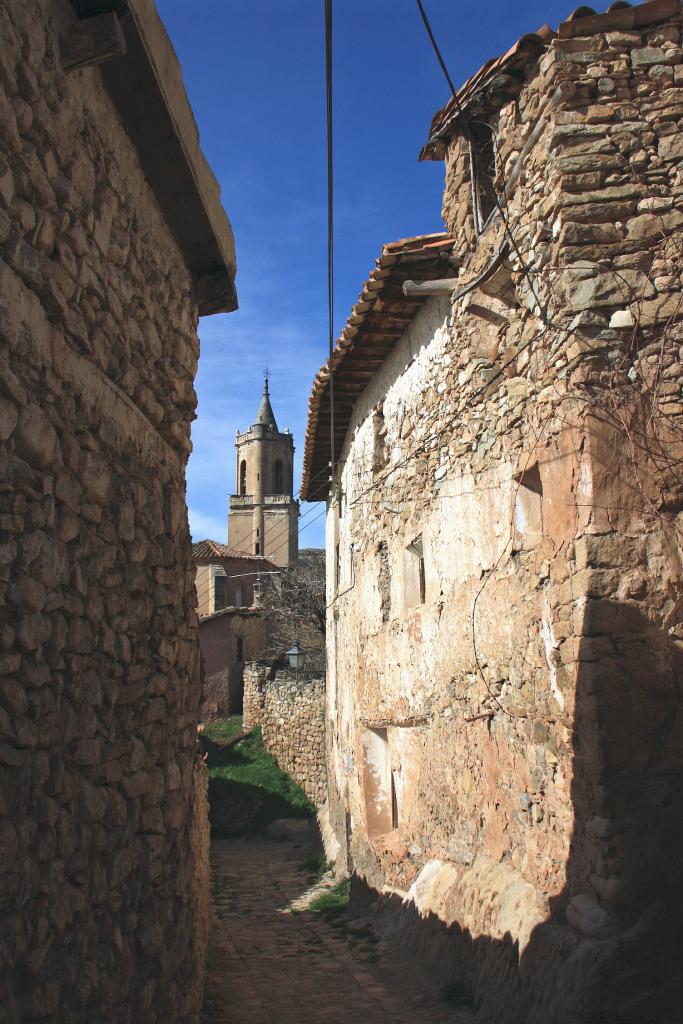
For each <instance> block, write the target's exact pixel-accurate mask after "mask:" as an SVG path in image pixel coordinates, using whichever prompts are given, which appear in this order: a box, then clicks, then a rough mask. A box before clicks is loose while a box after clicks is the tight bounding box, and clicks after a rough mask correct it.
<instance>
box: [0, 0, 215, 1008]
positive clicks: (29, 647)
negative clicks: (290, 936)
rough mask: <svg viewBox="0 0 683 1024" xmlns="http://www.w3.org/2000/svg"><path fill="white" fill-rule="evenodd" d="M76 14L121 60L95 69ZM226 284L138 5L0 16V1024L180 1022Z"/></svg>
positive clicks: (186, 118)
mask: <svg viewBox="0 0 683 1024" xmlns="http://www.w3.org/2000/svg"><path fill="white" fill-rule="evenodd" d="M76 6H78V10H79V12H80V14H81V15H83V17H82V19H79V18H78V17H77V16H76V14H75V13H74V7H76ZM114 9H115V10H116V11H117V12H118V15H119V16H120V21H117V20H116V19H115V17H114V14H113V13H111V12H112V11H113V10H114ZM95 11H96V12H97V13H98V14H99V13H100V12H102V11H104V12H105V13H104V17H105V19H108V20H107V21H106V25H105V29H106V32H109V33H110V35H111V38H112V40H113V43H112V46H113V48H114V51H115V52H118V53H121V51H122V50H123V49H124V48H125V49H126V50H127V54H126V55H125V56H124V55H119V56H111V58H110V60H108V61H106V62H104V63H100V64H97V65H95V64H93V61H94V60H95V59H96V58H97V59H99V57H98V56H97V54H93V47H94V46H95V43H97V42H98V41H99V42H101V40H102V30H101V24H102V23H101V22H100V28H99V29H96V25H95V20H94V19H93V20H92V21H91V19H90V18H89V17H88V15H89V14H91V13H94V12H95ZM107 11H108V12H109V13H106V12H107ZM112 19H113V20H112ZM105 35H106V33H105ZM122 40H123V42H122ZM98 45H99V43H98ZM67 57H68V59H69V61H71V62H72V63H71V65H70V66H71V68H74V67H75V65H74V64H73V61H74V60H78V61H80V64H78V68H79V69H77V70H70V71H68V73H67V71H66V70H64V68H65V66H66V65H65V62H66V60H67ZM117 62H119V65H120V68H119V69H118V70H117V68H115V67H114V65H115V64H116V63H117ZM131 91H132V92H133V93H134V94H135V101H134V102H133V103H131ZM141 97H144V98H143V99H141ZM169 173H170V174H171V176H172V178H173V196H172V200H171V199H169V183H168V180H167V179H166V178H165V177H164V175H165V174H169ZM234 270H235V267H234V253H233V247H232V235H231V232H230V228H229V225H228V223H227V220H226V218H225V215H224V213H223V211H222V209H221V207H220V203H219V201H218V186H217V184H216V181H215V179H214V178H213V176H212V175H211V173H210V171H209V170H208V168H207V166H206V164H205V163H204V160H203V157H202V156H201V152H200V150H199V147H198V139H197V132H196V127H195V125H194V121H193V119H192V113H191V111H190V108H189V104H188V102H187V98H186V96H185V93H184V91H183V89H182V81H181V77H180V71H179V68H178V64H177V61H176V59H175V56H174V54H173V51H172V48H171V46H170V43H169V41H168V38H167V37H166V34H165V32H164V29H163V26H162V25H161V23H160V22H159V20H158V18H157V16H156V11H155V8H154V5H153V4H152V3H151V2H147V0H128V2H118V3H116V4H107V3H97V4H91V3H89V2H87V0H83V2H81V3H80V4H78V5H73V6H72V5H71V4H69V3H67V2H66V0H8V2H5V3H3V4H2V6H1V7H0V441H2V448H1V450H0V462H1V463H2V469H1V471H0V479H1V480H2V483H1V484H0V492H1V493H0V502H1V503H2V509H1V512H2V515H1V516H0V529H1V530H2V533H1V535H0V601H1V602H2V606H3V611H2V622H1V624H0V652H1V653H0V673H2V680H1V682H0V763H1V765H2V773H1V774H0V877H1V880H2V881H1V895H0V902H1V915H2V925H1V927H0V936H1V938H0V972H1V975H2V984H1V985H0V988H1V990H2V1009H1V1010H0V1015H1V1016H2V1019H3V1021H8V1022H12V1024H15V1022H19V1021H28V1020H31V1021H38V1020H40V1021H55V1022H57V1021H58V1022H59V1024H68V1022H86V1021H87V1022H92V1021H97V1020H105V1019H106V1020H107V1021H111V1022H112V1024H114V1022H121V1024H124V1022H126V1024H128V1022H131V1021H145V1022H149V1024H153V1022H156V1021H158V1022H161V1021H164V1022H168V1021H173V1022H186V1024H189V1022H190V1021H194V1020H196V1019H197V1015H198V1008H199V1003H200V998H201V982H202V958H203V951H204V948H205V942H206V928H207V922H208V904H207V898H208V897H207V891H206V886H207V881H208V876H207V826H206V793H205V791H206V779H205V776H204V772H203V769H202V768H201V766H199V765H198V764H197V759H196V754H195V742H196V721H197V705H198V702H199V696H200V693H199V691H200V677H199V648H198V642H197V620H196V612H195V604H196V598H195V589H194V572H193V567H192V561H191V548H190V538H189V531H188V525H187V513H186V508H185V500H184V497H185V464H186V459H187V455H188V452H189V450H190V437H189V435H190V422H191V420H192V419H193V417H194V409H195V394H194V390H193V378H194V374H195V369H196V363H197V357H198V351H199V346H198V339H197V333H196V332H197V320H198V316H199V314H200V313H202V312H213V311H216V310H219V309H220V310H229V309H232V308H234V306H235V297H234V284H233V277H234Z"/></svg>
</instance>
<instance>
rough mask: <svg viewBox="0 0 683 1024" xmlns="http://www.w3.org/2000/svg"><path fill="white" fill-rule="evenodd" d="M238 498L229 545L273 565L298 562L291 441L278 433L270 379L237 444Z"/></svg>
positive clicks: (234, 501)
mask: <svg viewBox="0 0 683 1024" xmlns="http://www.w3.org/2000/svg"><path fill="white" fill-rule="evenodd" d="M235 449H236V467H235V470H236V472H235V478H236V481H237V493H236V494H233V495H231V497H230V511H229V514H228V544H229V545H230V546H231V547H233V548H239V550H241V551H248V552H250V553H252V554H254V555H262V556H265V557H266V558H268V559H269V560H270V561H272V562H275V564H276V565H280V566H282V565H292V564H293V563H294V562H296V560H297V557H298V537H299V503H298V501H297V500H296V499H295V498H294V438H293V437H292V435H291V434H290V432H289V430H285V431H284V433H280V431H279V430H278V428H277V422H276V420H275V415H274V413H273V408H272V406H271V404H270V394H269V388H268V377H267V375H266V379H265V382H264V387H263V398H262V399H261V405H260V407H259V411H258V413H257V416H256V421H255V422H254V423H253V424H252V425H251V427H250V428H249V430H246V431H245V432H244V433H243V434H240V433H239V432H238V434H237V439H236V441H235Z"/></svg>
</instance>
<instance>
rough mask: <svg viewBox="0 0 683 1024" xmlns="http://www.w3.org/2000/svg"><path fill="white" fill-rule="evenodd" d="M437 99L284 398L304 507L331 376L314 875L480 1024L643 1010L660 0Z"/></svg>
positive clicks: (669, 645) (661, 506) (662, 296)
mask: <svg viewBox="0 0 683 1024" xmlns="http://www.w3.org/2000/svg"><path fill="white" fill-rule="evenodd" d="M459 99H460V105H461V109H460V110H459V109H458V108H457V105H456V104H455V103H454V102H453V101H451V102H450V103H449V104H448V105H447V107H445V108H444V109H443V110H442V111H440V112H439V113H438V114H437V115H436V117H435V118H434V121H433V123H432V128H431V131H430V136H429V141H428V144H427V146H426V147H425V150H424V151H423V155H424V156H425V157H429V158H436V159H441V158H444V159H445V164H446V189H445V194H444V217H445V220H446V225H447V228H448V234H446V235H438V236H433V235H432V236H424V237H422V238H418V239H406V240H404V241H403V242H401V243H395V244H392V245H387V246H385V247H384V249H383V251H382V254H381V257H380V259H379V261H378V265H377V268H376V270H375V271H374V272H373V274H372V275H371V277H370V280H369V281H368V282H367V284H366V286H365V287H364V290H363V293H362V295H361V299H360V301H359V302H358V304H357V306H356V307H355V308H354V310H353V312H352V315H351V317H350V319H349V321H348V325H347V327H346V329H345V331H344V332H343V333H342V336H341V338H340V341H339V343H338V347H337V351H336V353H335V355H334V359H333V363H332V367H325V368H324V369H323V371H322V372H321V374H320V375H319V376H318V378H317V380H316V382H315V385H314V389H313V394H312V397H311V406H310V415H309V427H308V435H307V440H306V455H305V465H304V483H303V486H302V492H301V493H302V498H303V499H304V500H315V499H320V498H324V497H327V496H328V495H327V493H326V491H327V487H326V485H320V484H318V483H316V480H317V479H319V476H318V474H319V473H320V472H321V471H322V469H323V467H324V465H325V463H326V460H327V459H328V452H329V427H328V423H329V376H330V372H334V374H335V395H336V396H337V402H338V407H337V417H336V426H337V430H338V435H339V436H338V438H337V448H338V450H339V451H340V464H339V470H338V476H337V479H336V480H335V485H334V487H333V489H332V493H331V494H330V495H329V505H328V606H329V615H328V637H329V638H330V641H329V646H328V680H327V717H328V766H329V785H330V799H331V806H330V819H331V821H332V824H333V826H334V827H335V829H336V832H337V837H338V839H339V844H340V846H339V849H340V854H339V861H340V864H339V866H340V868H345V869H348V870H350V871H353V872H354V874H355V877H356V879H357V880H358V881H359V882H361V883H362V884H363V885H364V886H365V887H366V889H367V891H368V892H369V893H371V894H374V900H375V906H376V907H383V908H384V911H385V912H386V914H387V915H388V917H389V919H390V920H391V921H392V923H393V926H394V931H395V932H398V933H400V934H403V935H407V934H409V935H410V936H411V939H412V941H413V943H414V944H415V945H416V947H417V949H418V950H419V952H420V955H421V956H423V957H424V958H425V959H427V960H429V959H430V958H431V966H432V969H433V970H434V971H435V972H436V974H437V975H439V976H440V977H441V979H442V980H443V981H445V982H447V983H449V984H450V985H451V986H454V990H455V991H457V992H458V993H459V994H460V996H461V998H462V1001H463V1002H464V1003H467V1004H468V1005H469V1006H471V1007H472V1008H474V1009H475V1010H476V1011H478V1012H480V1013H481V1014H482V1017H483V1019H485V1020H487V1021H497V1022H501V1024H503V1022H505V1024H518V1022H519V1024H547V1022H549V1021H553V1022H557V1024H578V1022H584V1024H588V1022H590V1024H597V1022H600V1024H603V1022H604V1024H617V1022H619V1024H668V1022H669V1021H671V1020H674V1019H677V1018H678V1017H680V1007H681V1002H682V999H683V992H682V991H681V987H682V980H681V973H680V963H679V958H678V954H677V949H678V945H679V936H680V933H681V926H682V924H683V902H682V900H681V886H680V877H681V870H682V867H683V864H682V856H683V836H682V826H681V822H682V820H683V815H682V806H681V773H682V771H683V762H682V751H683V742H682V740H683V720H682V716H681V685H682V682H683V674H682V663H681V662H682V656H683V622H682V615H681V610H682V608H683V562H682V557H681V550H682V545H681V537H682V536H683V483H682V480H683V472H682V470H683V444H682V442H683V435H682V433H681V430H682V426H683V400H682V393H681V382H682V380H683V376H682V375H683V368H682V366H681V354H682V353H683V349H682V348H681V345H682V343H683V304H682V299H681V292H682V280H681V250H682V248H683V133H682V131H681V128H682V126H683V48H682V46H681V6H680V4H679V3H678V2H677V0H653V2H651V3H647V4H641V5H637V6H635V7H629V6H628V5H624V4H618V5H614V9H613V10H611V11H609V12H607V13H605V14H600V15H596V14H595V12H593V11H592V10H591V9H590V8H586V7H581V8H579V9H577V11H576V12H575V13H574V14H573V15H572V16H571V17H570V18H568V20H567V21H566V22H564V23H563V24H562V25H561V26H559V29H558V30H557V31H552V30H550V29H549V28H547V27H546V28H544V29H543V30H541V31H540V32H539V33H538V34H534V35H532V36H526V37H524V38H523V39H521V40H519V42H518V43H517V44H516V45H515V46H514V47H513V48H512V49H511V50H510V51H509V52H508V53H507V54H506V55H505V56H504V57H502V58H500V59H499V60H497V61H492V62H490V63H489V64H487V65H486V66H485V67H484V68H482V69H481V71H480V72H478V73H477V75H475V76H474V77H473V79H472V80H470V82H468V83H467V84H466V85H465V86H464V87H463V88H462V89H461V91H460V95H459ZM463 112H464V116H463ZM466 125H469V129H467V127H466ZM494 191H495V193H496V194H497V195H498V197H499V203H500V205H501V206H502V207H503V208H504V211H505V217H503V216H501V213H500V211H499V210H498V209H497V207H496V204H495V202H493V199H492V196H493V193H494ZM408 280H411V281H412V282H413V283H412V285H408V284H406V282H407V281H408ZM342 435H343V441H342ZM392 893H393V894H394V895H393V896H392V895H391V894H392Z"/></svg>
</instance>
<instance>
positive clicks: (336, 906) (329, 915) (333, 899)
mask: <svg viewBox="0 0 683 1024" xmlns="http://www.w3.org/2000/svg"><path fill="white" fill-rule="evenodd" d="M350 891H351V880H350V879H349V878H347V879H346V880H345V881H343V882H337V884H336V885H335V886H334V888H332V889H329V890H328V891H327V892H323V893H321V894H320V896H316V898H315V899H314V900H312V901H311V902H310V903H309V905H308V910H310V912H311V913H312V914H320V915H321V917H324V918H326V919H327V920H328V921H332V920H335V919H336V918H339V917H341V915H342V914H345V913H346V908H347V906H348V903H349V893H350Z"/></svg>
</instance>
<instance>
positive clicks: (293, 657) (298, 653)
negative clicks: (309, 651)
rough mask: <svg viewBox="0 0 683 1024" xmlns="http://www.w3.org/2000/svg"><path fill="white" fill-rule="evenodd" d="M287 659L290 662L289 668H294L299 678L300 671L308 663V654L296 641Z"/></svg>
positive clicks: (288, 652)
mask: <svg viewBox="0 0 683 1024" xmlns="http://www.w3.org/2000/svg"><path fill="white" fill-rule="evenodd" d="M287 658H288V660H289V667H290V668H293V669H294V671H295V672H296V674H297V676H298V675H299V669H300V668H303V667H304V664H305V662H306V652H305V651H304V650H303V649H302V648H301V647H299V641H298V640H295V641H294V644H293V645H292V648H291V650H289V651H287Z"/></svg>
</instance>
